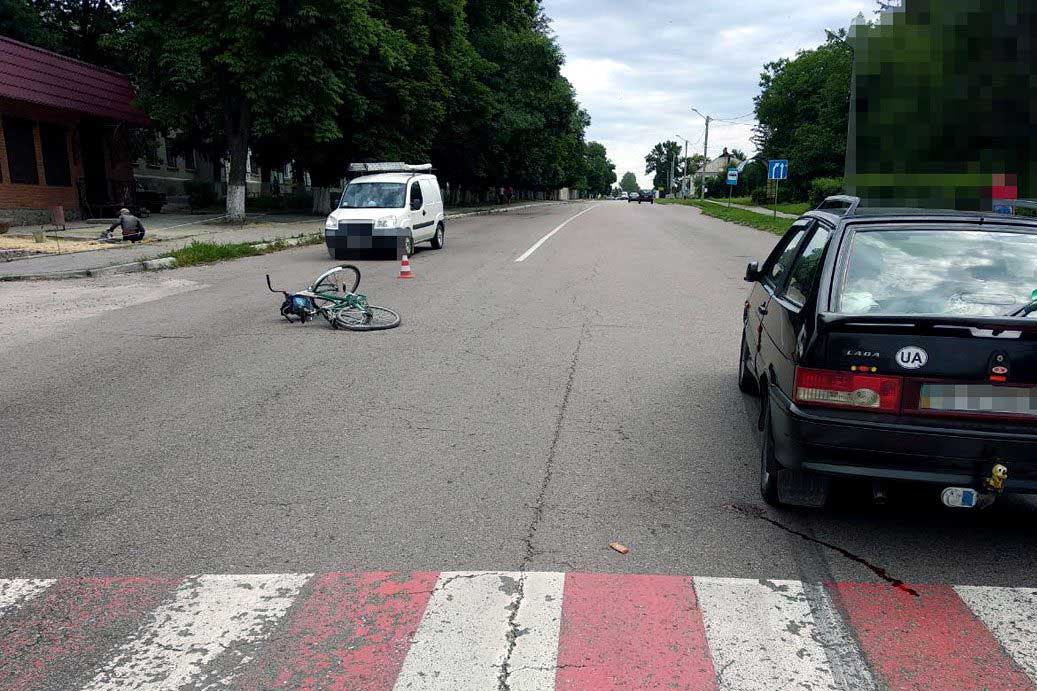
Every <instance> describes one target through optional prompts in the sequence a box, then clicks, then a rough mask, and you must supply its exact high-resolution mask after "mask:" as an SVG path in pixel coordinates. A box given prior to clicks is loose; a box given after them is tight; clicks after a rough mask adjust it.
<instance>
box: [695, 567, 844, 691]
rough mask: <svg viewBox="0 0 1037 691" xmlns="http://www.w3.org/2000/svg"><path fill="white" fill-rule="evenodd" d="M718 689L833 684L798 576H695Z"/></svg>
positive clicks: (775, 690)
mask: <svg viewBox="0 0 1037 691" xmlns="http://www.w3.org/2000/svg"><path fill="white" fill-rule="evenodd" d="M695 592H696V594H697V595H698V601H699V608H700V609H701V610H702V619H703V622H704V623H705V627H706V638H707V639H708V640H709V647H710V650H711V651H712V653H713V666H714V668H715V669H716V674H717V685H718V687H719V688H720V689H722V690H723V691H743V690H744V691H759V689H768V691H792V690H793V689H796V690H802V689H817V690H818V691H821V690H822V689H837V688H839V686H838V684H837V682H836V678H835V675H834V674H833V672H832V667H831V664H830V663H829V661H828V656H827V655H826V654H825V650H824V647H823V646H822V645H821V643H820V642H819V641H820V640H821V638H820V637H819V633H818V627H817V623H816V622H815V620H814V616H813V613H812V612H811V607H810V601H809V599H808V598H807V596H806V593H805V592H804V590H803V584H802V583H800V582H799V581H754V580H748V579H735V578H696V579H695Z"/></svg>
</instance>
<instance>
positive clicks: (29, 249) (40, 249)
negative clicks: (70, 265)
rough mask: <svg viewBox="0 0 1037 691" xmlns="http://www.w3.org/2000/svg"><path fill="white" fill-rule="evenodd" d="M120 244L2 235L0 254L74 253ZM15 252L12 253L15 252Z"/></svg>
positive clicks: (0, 237) (0, 238)
mask: <svg viewBox="0 0 1037 691" xmlns="http://www.w3.org/2000/svg"><path fill="white" fill-rule="evenodd" d="M118 246H119V245H117V244H114V243H105V242H97V241H87V240H60V239H54V238H53V237H48V238H47V239H45V240H44V241H43V242H36V241H35V240H33V239H32V238H23V237H17V236H10V235H0V256H2V255H3V254H6V252H4V251H5V250H14V251H15V252H21V253H23V254H24V253H30V254H73V253H75V252H89V251H91V250H101V249H109V248H112V247H118ZM15 252H11V253H10V254H15Z"/></svg>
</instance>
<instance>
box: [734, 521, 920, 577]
mask: <svg viewBox="0 0 1037 691" xmlns="http://www.w3.org/2000/svg"><path fill="white" fill-rule="evenodd" d="M724 508H727V509H731V510H733V511H737V512H738V513H740V514H742V515H743V516H748V517H749V518H755V519H758V520H761V521H766V522H767V523H770V524H771V525H773V526H774V527H775V528H780V529H781V530H784V531H785V532H786V533H789V534H791V535H795V536H796V537H798V538H801V539H803V540H806V541H807V542H813V543H814V544H816V545H821V546H822V547H827V548H828V549H830V550H832V551H834V552H838V553H839V554H841V555H842V556H844V557H846V558H847V559H849V560H850V561H854V562H857V563H858V564H860V565H861V566H863V567H864V568H866V569H868V570H869V571H871V572H872V573H873V574H875V575H876V576H878V577H879V578H881V579H882V580H884V581H885V582H886V583H889V584H890V585H891V586H893V587H894V588H896V589H897V590H900V591H902V592H905V593H907V594H909V595H913V596H915V597H921V595H920V594H919V593H918V591H917V590H915V589H914V588H911V587H910V586H908V585H907V584H906V583H904V582H903V581H902V580H900V579H899V578H894V577H892V576H890V575H889V573H888V572H887V571H886V569H884V568H882V567H881V566H877V565H875V564H872V563H871V562H870V561H868V560H867V559H865V558H864V557H859V556H857V555H856V554H854V553H853V552H851V551H850V550H848V549H844V548H843V547H839V546H838V545H833V544H832V543H831V542H826V541H824V540H821V539H819V538H816V537H813V536H812V535H807V534H806V533H804V532H801V531H799V530H796V529H795V528H790V527H789V526H787V525H785V524H784V523H781V522H780V521H776V520H774V519H773V518H771V517H770V516H767V515H766V514H765V513H764V512H763V509H761V508H759V507H758V506H743V505H741V504H725V505H724Z"/></svg>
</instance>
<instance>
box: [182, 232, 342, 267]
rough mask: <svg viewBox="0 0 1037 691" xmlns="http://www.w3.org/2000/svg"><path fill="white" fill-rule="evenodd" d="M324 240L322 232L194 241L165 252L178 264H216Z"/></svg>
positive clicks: (314, 243)
mask: <svg viewBox="0 0 1037 691" xmlns="http://www.w3.org/2000/svg"><path fill="white" fill-rule="evenodd" d="M322 242H324V236H323V235H322V234H312V235H300V236H299V237H297V238H289V239H278V240H274V241H272V242H258V243H257V242H231V243H226V244H221V243H215V242H198V241H195V242H192V243H191V244H190V245H187V246H185V247H181V248H180V249H177V250H173V251H172V252H170V253H168V254H165V255H163V256H165V257H173V258H174V259H176V264H177V266H194V265H197V264H215V263H216V262H222V261H228V260H230V259H240V258H242V257H258V256H260V255H262V254H270V253H271V252H280V251H281V250H287V249H291V248H292V247H302V246H305V245H318V244H320V243H322Z"/></svg>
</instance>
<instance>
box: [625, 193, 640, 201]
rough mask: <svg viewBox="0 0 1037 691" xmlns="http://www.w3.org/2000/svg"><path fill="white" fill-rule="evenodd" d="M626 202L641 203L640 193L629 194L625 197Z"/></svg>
mask: <svg viewBox="0 0 1037 691" xmlns="http://www.w3.org/2000/svg"><path fill="white" fill-rule="evenodd" d="M627 201H628V202H638V203H640V202H641V193H640V192H631V193H630V194H629V195H628V196H627Z"/></svg>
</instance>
